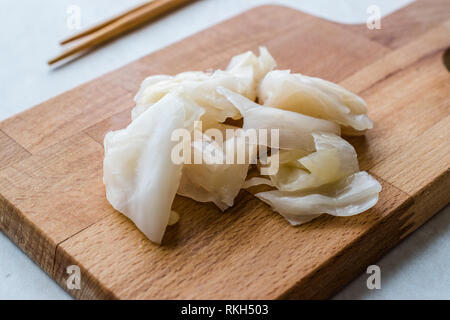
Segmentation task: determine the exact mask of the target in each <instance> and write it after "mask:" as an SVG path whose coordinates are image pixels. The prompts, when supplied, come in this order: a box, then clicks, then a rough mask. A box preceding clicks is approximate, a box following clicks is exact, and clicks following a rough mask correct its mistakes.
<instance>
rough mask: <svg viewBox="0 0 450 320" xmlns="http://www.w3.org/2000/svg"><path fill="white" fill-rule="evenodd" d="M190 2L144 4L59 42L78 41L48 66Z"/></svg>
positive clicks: (157, 0) (161, 0) (162, 0)
mask: <svg viewBox="0 0 450 320" xmlns="http://www.w3.org/2000/svg"><path fill="white" fill-rule="evenodd" d="M192 1H193V0H153V1H150V2H146V3H144V4H142V5H140V6H138V7H135V8H133V9H131V10H129V11H127V12H124V13H122V14H120V15H118V16H116V17H114V18H112V19H109V20H107V21H104V22H101V23H99V24H97V25H95V26H93V27H91V28H89V29H87V30H84V31H82V32H80V33H78V34H75V35H73V36H71V37H70V38H68V39H65V40H63V41H61V42H60V44H61V45H65V44H68V43H72V42H73V41H76V40H78V42H77V43H75V44H74V45H73V46H71V47H70V48H68V49H67V50H65V51H63V52H62V53H61V54H60V55H58V56H57V57H55V58H53V59H51V60H49V61H48V64H49V65H52V64H54V63H56V62H58V61H61V60H63V59H65V58H68V57H70V56H72V55H74V54H76V53H80V52H82V51H84V50H87V49H91V48H94V47H96V46H99V45H101V44H103V43H105V42H107V41H109V40H111V39H113V38H116V37H118V36H120V35H122V34H124V33H126V32H128V31H130V30H133V29H135V28H137V27H139V26H141V25H143V24H144V23H146V22H148V21H150V20H152V19H155V18H157V17H159V16H161V15H163V14H165V13H167V12H169V11H171V10H173V9H175V8H177V7H180V6H182V5H184V4H186V3H188V2H192Z"/></svg>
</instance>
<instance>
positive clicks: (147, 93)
mask: <svg viewBox="0 0 450 320" xmlns="http://www.w3.org/2000/svg"><path fill="white" fill-rule="evenodd" d="M260 52H261V56H260V57H256V56H255V55H254V54H253V53H252V52H247V53H244V54H241V55H239V56H236V57H234V58H232V59H231V62H230V64H229V67H228V69H227V70H226V71H223V70H216V71H215V72H212V73H208V72H200V71H191V72H183V73H180V74H177V75H175V76H167V75H156V76H150V77H148V78H147V79H145V80H144V81H143V83H142V85H141V88H140V90H139V92H138V93H137V95H136V97H135V102H136V107H135V108H134V109H133V111H132V119H136V118H137V117H138V116H139V115H140V114H142V112H143V111H145V110H146V109H147V108H149V107H151V106H152V105H153V104H154V103H156V102H157V101H158V100H159V99H161V98H162V97H163V96H164V95H166V94H167V93H168V92H171V91H182V92H184V94H187V95H188V96H189V97H190V98H191V99H193V100H194V101H195V102H196V103H197V104H199V105H200V106H201V107H203V108H205V110H206V113H205V115H204V117H203V119H202V120H206V121H216V122H224V121H225V120H226V119H227V118H233V119H238V118H239V116H240V115H239V112H238V111H237V110H236V108H235V107H234V106H233V105H232V104H231V103H229V102H228V100H227V99H225V98H224V97H223V96H222V95H220V94H218V93H217V92H216V88H217V87H218V86H222V87H225V88H228V89H230V90H232V91H234V92H238V93H239V94H242V95H244V96H246V97H247V98H249V99H252V100H255V99H256V87H257V84H258V83H259V80H261V79H262V78H263V77H264V76H265V75H266V73H267V72H269V71H270V70H271V69H272V68H273V67H274V66H275V61H274V60H273V58H272V57H271V56H270V54H269V53H268V51H267V49H265V48H260Z"/></svg>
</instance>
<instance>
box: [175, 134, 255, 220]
mask: <svg viewBox="0 0 450 320" xmlns="http://www.w3.org/2000/svg"><path fill="white" fill-rule="evenodd" d="M239 148H241V150H243V149H245V153H246V154H245V159H244V163H237V159H236V157H237V151H236V150H237V149H239ZM192 150H193V151H192V153H193V154H194V152H199V153H201V154H202V156H203V162H202V163H200V164H199V163H193V164H185V165H184V167H183V175H182V179H181V183H180V186H179V189H178V194H180V195H182V196H186V197H189V198H192V199H194V200H196V201H199V202H213V203H214V204H215V205H216V206H217V207H219V209H221V210H222V211H224V210H225V209H227V208H228V207H231V206H232V205H233V203H234V199H235V198H236V196H237V195H238V193H239V191H240V190H241V189H242V188H243V185H244V183H245V178H246V177H247V172H248V168H249V164H250V163H251V162H252V161H253V159H255V157H256V146H254V145H246V141H245V138H244V137H242V135H240V134H239V132H238V133H237V134H236V135H234V136H232V137H230V138H229V139H227V140H225V142H224V143H223V145H220V144H219V143H217V142H216V141H214V140H212V139H211V137H209V136H207V135H206V134H203V137H202V141H198V140H196V141H193V142H192ZM232 150H233V151H232ZM229 152H236V154H235V155H234V156H233V155H232V158H231V159H232V160H233V161H230V162H232V163H227V153H229Z"/></svg>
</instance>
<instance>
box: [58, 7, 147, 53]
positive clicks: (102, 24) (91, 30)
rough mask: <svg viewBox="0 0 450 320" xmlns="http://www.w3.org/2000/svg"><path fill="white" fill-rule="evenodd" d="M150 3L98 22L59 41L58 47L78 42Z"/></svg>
mask: <svg viewBox="0 0 450 320" xmlns="http://www.w3.org/2000/svg"><path fill="white" fill-rule="evenodd" d="M151 2H152V1H148V2H145V3H142V4H141V5H138V6H137V7H134V8H132V9H130V10H128V11H126V12H124V13H121V14H119V15H118V16H115V17H113V18H110V19H108V20H105V21H103V22H100V23H98V24H96V25H94V26H92V27H89V28H88V29H86V30H83V31H81V32H79V33H77V34H74V35H73V36H70V37H69V38H67V39H64V40H61V41H60V42H59V44H60V45H64V44H67V43H69V42H72V41H74V40H78V39H80V38H83V37H85V36H87V35H89V34H91V33H94V32H95V31H97V30H100V29H101V28H103V27H105V26H107V25H108V24H111V23H113V22H114V21H117V20H119V19H121V18H123V17H125V16H127V15H129V14H130V13H133V12H136V11H139V10H141V9H142V8H143V7H145V6H148V5H149V4H151Z"/></svg>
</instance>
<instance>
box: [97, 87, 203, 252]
mask: <svg viewBox="0 0 450 320" xmlns="http://www.w3.org/2000/svg"><path fill="white" fill-rule="evenodd" d="M203 112H204V110H203V109H201V108H200V107H198V106H197V105H195V104H194V103H193V102H190V101H189V100H186V99H183V98H181V97H179V96H177V95H174V94H168V95H166V96H165V97H164V98H163V99H161V100H160V101H159V102H158V103H156V104H155V105H154V106H153V107H152V108H150V109H148V110H146V111H145V112H144V113H143V114H142V115H141V116H140V117H139V118H137V119H136V120H134V121H133V122H132V123H131V124H130V125H129V126H128V127H127V128H125V129H123V130H118V131H112V132H109V133H107V134H106V136H105V141H104V146H105V158H104V162H103V174H104V175H103V182H104V184H105V186H106V197H107V199H108V201H109V202H110V203H111V205H112V206H113V207H114V208H115V209H116V210H118V211H120V212H121V213H123V214H125V215H126V216H127V217H128V218H130V219H131V220H132V221H133V222H134V223H135V224H136V226H137V227H138V228H139V229H140V230H141V231H142V232H143V233H144V234H145V235H146V236H147V237H148V238H149V239H150V240H151V241H153V242H156V243H161V240H162V237H163V235H164V232H165V229H166V227H167V224H168V222H169V218H170V215H171V205H172V202H173V199H174V197H175V194H176V191H177V189H178V185H179V182H180V178H181V172H182V171H181V170H182V165H180V164H175V163H174V162H173V161H171V151H172V148H173V147H174V146H175V142H173V141H171V135H172V132H173V131H174V130H175V129H179V128H189V129H191V128H193V125H194V124H193V121H195V120H198V118H200V116H201V115H202V114H203Z"/></svg>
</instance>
